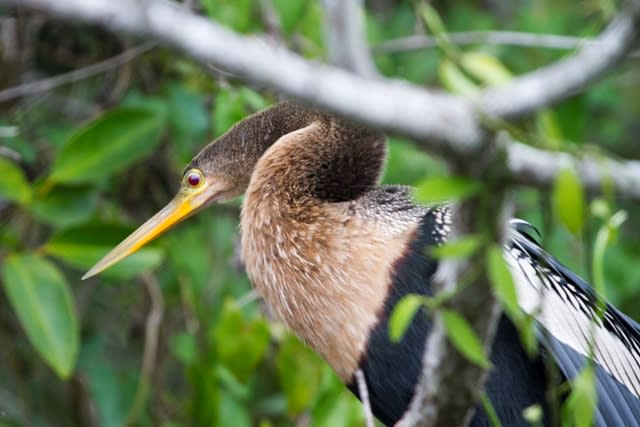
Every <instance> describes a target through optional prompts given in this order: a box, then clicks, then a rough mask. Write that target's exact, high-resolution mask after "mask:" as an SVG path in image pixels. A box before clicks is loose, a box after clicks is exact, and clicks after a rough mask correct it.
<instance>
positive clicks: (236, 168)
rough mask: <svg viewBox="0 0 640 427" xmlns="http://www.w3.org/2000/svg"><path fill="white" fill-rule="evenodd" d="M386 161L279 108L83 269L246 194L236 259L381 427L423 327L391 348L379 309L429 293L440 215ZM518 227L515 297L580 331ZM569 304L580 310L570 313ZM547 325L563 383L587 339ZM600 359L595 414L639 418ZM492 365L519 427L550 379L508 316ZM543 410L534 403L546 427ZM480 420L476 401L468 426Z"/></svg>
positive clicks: (586, 294) (561, 279) (319, 120)
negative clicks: (540, 300) (363, 387)
mask: <svg viewBox="0 0 640 427" xmlns="http://www.w3.org/2000/svg"><path fill="white" fill-rule="evenodd" d="M385 156H386V145H385V139H384V136H383V135H382V134H380V133H378V132H375V131H372V130H369V129H366V128H363V127H361V126H358V125H355V124H353V123H350V122H348V121H345V120H343V119H340V118H337V117H334V116H332V115H328V114H324V113H321V112H318V111H315V110H313V109H309V108H305V107H302V106H300V105H297V104H295V103H290V102H284V103H280V104H277V105H275V106H274V107H271V108H269V109H267V110H265V111H262V112H259V113H257V114H254V115H253V116H251V117H249V118H247V119H245V120H243V121H242V122H240V123H239V124H237V125H236V126H234V127H233V128H232V129H231V130H229V131H228V132H227V133H226V134H224V135H223V136H221V137H220V138H218V140H216V141H214V142H212V143H211V144H209V145H208V146H206V147H205V148H204V149H203V150H202V151H201V152H200V153H199V154H198V155H197V156H196V157H195V158H194V159H193V161H192V162H191V163H190V164H189V165H188V167H187V169H186V172H185V179H184V180H183V184H182V187H181V189H180V191H179V193H178V194H177V196H176V197H175V198H174V200H173V201H172V202H170V203H169V204H168V205H167V206H166V207H165V208H164V209H163V210H162V211H160V212H159V213H158V214H156V215H155V216H154V217H153V218H151V219H150V220H149V221H147V222H146V223H145V224H143V225H142V226H141V227H140V228H139V229H138V230H136V231H135V232H134V233H133V234H132V235H131V236H129V237H128V238H127V239H126V240H125V241H124V242H122V243H121V244H120V245H118V247H116V248H115V249H114V250H113V251H111V252H110V253H109V254H107V255H106V256H105V258H103V259H102V260H101V261H100V262H99V263H98V264H97V265H96V266H95V267H94V268H92V269H91V270H90V271H89V272H88V273H87V275H86V276H85V277H87V276H91V275H94V274H97V273H98V272H100V271H102V270H104V269H105V268H107V267H109V266H110V265H112V264H114V263H116V262H118V261H119V260H120V259H122V258H124V257H125V256H127V255H129V254H131V253H133V252H135V251H136V250H138V249H139V248H140V247H142V246H143V245H144V244H146V243H147V242H148V241H150V240H151V239H153V238H155V237H157V236H158V235H160V234H161V233H163V232H164V231H166V230H167V229H169V228H170V227H172V226H173V225H175V224H176V223H177V222H179V221H181V220H183V219H184V218H186V217H188V216H189V215H191V214H193V213H194V212H196V211H198V210H199V209H202V208H203V207H205V206H206V205H207V204H209V203H211V202H214V201H225V200H229V199H231V198H234V197H236V196H239V195H241V194H243V193H244V194H246V197H245V200H244V204H243V207H242V215H241V234H242V253H243V257H244V260H245V262H246V266H247V272H248V274H249V277H250V279H251V281H252V282H253V284H254V285H255V287H256V289H257V290H258V292H259V293H260V294H261V295H262V296H263V297H264V299H265V301H266V302H267V304H269V306H270V307H271V308H272V309H273V310H274V311H275V312H276V313H277V314H278V315H279V317H280V318H281V319H282V320H283V321H284V322H286V324H287V325H288V326H289V327H290V328H291V330H293V331H294V332H295V333H296V334H297V335H298V336H299V337H300V338H302V339H303V340H304V341H305V342H306V343H308V344H309V345H310V346H311V347H313V348H314V349H315V350H316V351H317V352H318V353H320V354H321V355H322V356H323V357H324V358H325V359H326V360H327V362H328V363H329V364H330V365H331V366H332V367H333V369H334V370H335V371H336V373H337V374H338V375H339V376H340V378H341V379H342V380H343V381H344V382H345V384H347V385H348V386H349V387H350V388H351V389H352V390H353V391H354V393H356V395H357V390H356V389H355V387H354V384H353V375H354V373H355V372H356V371H357V370H358V369H361V370H362V371H363V372H364V375H365V378H366V381H367V386H368V389H369V396H370V399H371V405H372V408H373V411H374V414H375V415H376V417H378V418H379V419H380V420H381V421H382V422H384V423H385V424H387V425H393V424H394V423H396V422H397V421H398V420H399V419H400V418H401V417H402V415H403V413H404V412H405V410H406V408H407V406H408V404H409V402H410V401H411V398H412V396H413V393H414V387H415V384H416V383H417V381H418V378H419V375H420V372H421V366H422V355H423V352H424V348H425V342H426V337H427V335H428V333H429V330H430V321H429V319H428V317H427V316H423V315H418V316H415V317H414V319H413V320H412V322H411V324H410V326H409V328H408V329H407V332H406V334H405V335H404V337H403V338H402V339H401V340H400V341H399V342H397V343H396V342H391V341H390V340H389V336H388V322H389V316H390V313H391V311H392V309H393V307H394V306H395V305H396V303H397V302H398V301H399V300H400V299H401V298H403V297H404V296H406V295H408V294H411V293H413V294H423V295H431V293H432V281H433V278H434V275H435V274H436V271H437V268H438V262H437V260H436V259H433V258H431V257H430V256H429V249H430V248H433V247H434V246H437V245H440V244H441V243H442V242H443V241H445V240H446V239H447V236H448V234H449V231H450V227H451V218H450V213H449V210H448V209H447V208H446V207H430V208H429V207H421V206H418V205H416V204H415V203H413V201H412V200H411V195H410V191H409V189H407V188H404V187H398V186H380V185H379V183H378V181H379V177H380V174H381V172H382V170H383V167H384V161H385ZM529 231H530V226H528V225H526V224H523V222H521V221H520V222H516V223H515V225H514V229H513V230H512V232H511V234H510V237H511V241H510V242H509V244H508V245H507V246H506V247H505V256H506V257H507V258H508V259H511V264H512V265H513V266H515V267H513V268H512V272H514V275H515V279H516V283H517V284H518V286H519V288H518V292H519V295H520V293H521V294H522V295H524V296H525V297H526V298H528V299H527V300H525V301H524V302H523V301H519V302H520V303H521V305H522V304H523V303H524V306H525V307H533V308H534V309H535V304H536V296H535V295H536V294H535V293H536V292H537V289H539V288H543V287H547V288H549V289H551V290H552V292H551V291H548V292H551V293H552V294H553V295H556V296H557V298H555V300H554V301H556V302H555V303H554V304H555V305H552V306H550V308H549V309H548V310H549V312H550V313H554V314H555V313H559V314H562V315H563V316H564V317H562V319H567V318H571V319H572V322H573V323H572V324H577V325H580V324H582V325H584V327H585V328H587V327H589V324H590V322H591V320H592V317H593V316H595V314H589V313H595V309H593V307H595V306H596V305H598V304H599V303H597V302H596V300H595V298H594V296H593V293H592V292H591V291H590V289H588V286H587V285H586V284H585V283H584V282H583V281H581V279H580V278H579V277H577V276H575V275H573V274H571V273H570V272H569V271H568V270H566V269H565V268H564V267H563V266H562V265H561V264H559V263H558V262H557V261H555V260H554V259H553V258H552V257H550V256H549V255H548V254H546V253H545V252H544V251H543V250H542V249H541V248H540V247H539V246H537V243H536V242H535V240H533V239H532V238H531V235H530V234H528V233H529ZM516 264H517V266H516ZM566 299H569V303H567V304H566V306H565V305H563V304H565V303H564V301H565V300H566ZM578 302H579V304H578ZM589 304H591V306H589ZM576 306H579V307H581V308H580V310H573V307H576ZM598 306H599V305H598ZM589 307H591V308H589ZM571 310H573V311H571ZM589 310H591V311H589ZM607 310H608V311H607V313H610V318H611V319H614V320H612V321H611V322H612V326H607V328H609V329H607V330H606V331H605V330H603V331H602V334H603V335H602V336H603V337H605V338H606V339H607V340H609V341H607V342H612V343H613V344H614V345H616V346H617V347H616V348H617V351H619V353H620V354H623V355H624V357H625V358H626V359H625V360H627V361H628V360H632V359H633V360H635V358H636V356H637V355H636V352H635V350H633V349H634V347H633V346H632V345H628V343H629V342H632V341H633V343H636V342H637V345H638V346H640V328H639V327H638V326H637V325H636V324H635V323H633V322H630V321H628V320H627V319H626V318H625V317H624V315H621V314H620V313H617V312H616V311H615V309H614V308H613V307H607ZM611 313H612V314H611ZM589 316H592V317H589ZM558 318H560V317H558ZM553 319H554V318H553V317H551V320H550V321H546V320H544V321H542V323H541V325H542V327H544V328H547V330H548V331H549V332H551V333H550V334H546V335H543V343H544V344H545V346H546V347H545V349H548V350H549V351H548V352H547V353H545V354H547V355H551V356H550V357H552V358H553V360H555V361H556V362H558V365H559V368H560V370H561V372H562V374H563V375H565V376H566V377H567V378H571V377H573V376H574V375H575V374H576V372H578V371H579V369H580V368H581V366H582V364H583V363H584V360H585V356H586V355H587V354H588V351H589V342H588V341H579V340H578V341H571V340H572V339H573V338H571V337H572V336H573V335H570V334H568V333H567V331H566V330H564V329H563V328H565V326H564V325H565V324H566V323H567V322H566V321H563V322H554V321H553ZM545 322H546V323H545ZM585 330H586V329H585ZM620 331H624V334H623V335H620ZM569 332H571V331H569ZM556 333H557V335H555V334H556ZM571 333H573V332H571ZM616 334H617V335H616ZM620 336H622V338H620ZM556 337H560V338H556ZM566 337H569V339H567V338H566ZM585 343H586V344H585ZM634 345H636V344H634ZM638 348H640V347H638ZM601 359H602V361H603V362H602V363H603V366H604V368H602V370H598V371H597V375H598V387H599V389H598V393H599V395H598V396H599V406H598V411H600V412H598V417H600V418H598V420H605V421H606V420H610V419H616V420H620V422H617V421H616V422H615V423H614V424H615V425H635V424H637V423H635V424H634V422H633V420H636V421H638V420H640V403H639V402H640V401H639V400H638V398H637V397H638V394H635V391H634V390H635V387H636V382H638V388H640V381H635V380H634V379H633V378H627V377H626V376H625V375H621V374H620V370H616V369H614V368H616V367H617V366H618V365H619V364H620V363H622V362H620V360H618V359H615V358H612V357H610V356H608V358H607V357H604V356H603V357H602V358H601ZM637 359H638V360H640V356H638V357H637ZM491 361H492V365H493V367H494V368H493V370H492V372H491V373H490V375H489V378H488V381H487V383H486V386H485V392H486V394H487V396H488V397H489V399H490V400H491V402H492V403H493V405H494V408H495V411H496V413H497V415H498V417H499V418H500V419H501V420H502V423H503V425H508V426H527V425H528V422H526V421H525V420H524V418H523V417H522V411H523V410H524V409H525V408H527V407H529V406H531V405H534V404H538V405H540V406H541V407H543V408H545V409H546V408H547V402H546V398H545V393H546V391H547V388H548V384H547V379H546V376H545V369H544V367H543V365H542V363H541V361H540V360H539V359H530V358H529V357H528V355H527V353H526V352H525V351H524V350H523V349H522V346H521V344H520V340H519V334H518V331H517V330H516V329H515V327H514V326H513V325H512V324H511V322H510V321H509V319H507V318H506V317H502V318H501V320H500V322H499V325H498V331H497V335H496V340H495V343H494V345H493V347H492V351H491ZM625 363H626V362H625ZM612 366H613V368H612ZM598 369H600V368H598ZM639 369H640V368H639ZM547 414H548V412H547V411H546V410H545V418H544V419H543V422H544V424H548V422H549V419H548V418H547ZM616 417H617V418H616ZM489 424H490V423H489V419H488V417H487V415H486V414H485V413H484V411H483V409H482V408H478V410H476V412H475V415H474V417H473V420H472V425H473V426H474V427H478V426H488V425H489ZM596 424H597V425H606V423H605V424H602V423H600V422H597V423H596Z"/></svg>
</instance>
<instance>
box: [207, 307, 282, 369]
mask: <svg viewBox="0 0 640 427" xmlns="http://www.w3.org/2000/svg"><path fill="white" fill-rule="evenodd" d="M213 335H214V337H215V341H216V351H217V354H218V358H219V359H220V361H221V362H222V363H223V364H224V365H225V366H227V367H228V368H229V369H230V370H231V371H232V372H233V373H234V375H235V376H236V377H237V378H238V379H239V380H240V381H243V382H246V381H248V379H249V378H250V377H251V375H252V374H253V373H254V370H255V368H256V366H257V365H258V363H260V361H261V360H262V358H263V357H264V355H265V352H266V351H267V347H268V345H269V340H270V338H271V334H270V332H269V327H268V326H267V323H266V322H265V320H264V319H263V318H261V317H260V318H256V319H253V320H249V319H246V318H245V316H244V315H243V313H242V312H241V311H240V310H239V309H238V308H237V307H236V306H235V304H234V303H233V302H231V301H226V302H225V305H224V310H223V313H222V317H221V319H220V321H219V322H218V324H217V326H216V328H215V330H214V331H213Z"/></svg>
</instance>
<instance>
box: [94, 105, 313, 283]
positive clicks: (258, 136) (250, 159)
mask: <svg viewBox="0 0 640 427" xmlns="http://www.w3.org/2000/svg"><path fill="white" fill-rule="evenodd" d="M313 114H314V113H311V112H309V111H307V110H305V109H304V108H302V107H300V106H297V105H295V104H291V103H280V104H277V105H276V106H274V107H271V108H269V109H267V110H264V111H262V112H259V113H256V114H254V115H253V116H250V117H249V118H247V119H245V120H243V121H241V122H240V123H238V124H237V125H236V126H234V127H233V128H231V129H230V130H229V131H228V132H227V133H225V134H224V135H222V136H221V137H220V138H218V139H216V140H215V141H213V142H211V143H210V144H209V145H207V146H206V147H205V148H204V149H203V150H202V151H200V153H198V154H197V155H196V156H195V157H194V158H193V160H192V161H191V162H190V163H189V165H187V167H186V168H185V172H184V174H183V176H182V180H181V183H180V189H179V190H178V193H177V194H176V196H175V197H174V198H173V200H171V202H169V204H167V206H165V207H164V208H163V209H162V210H160V212H158V213H157V214H155V215H154V216H153V217H152V218H151V219H149V220H148V221H147V222H145V223H144V224H142V225H141V226H140V227H139V228H138V229H137V230H136V231H134V232H133V233H132V234H131V235H130V236H129V237H127V238H126V239H125V240H123V241H122V242H121V243H120V244H119V245H118V246H116V247H115V248H114V249H113V250H111V252H109V253H107V254H106V255H105V256H104V257H103V258H102V259H101V260H100V261H98V263H97V264H96V265H94V266H93V267H92V268H91V269H90V270H89V271H88V272H87V273H86V274H85V275H84V276H83V277H82V278H83V279H86V278H89V277H92V276H95V275H96V274H99V273H100V272H102V271H104V270H106V269H107V268H109V267H111V266H112V265H114V264H116V263H117V262H119V261H121V260H122V259H124V258H126V257H128V256H129V255H131V254H133V253H134V252H136V251H137V250H139V249H140V248H142V247H143V246H145V245H146V244H147V243H149V242H151V241H152V240H154V239H155V238H156V237H158V236H160V235H161V234H163V233H164V232H166V231H167V230H169V229H171V228H172V227H174V226H175V225H176V224H178V223H179V222H181V221H183V220H184V219H186V218H188V217H190V216H191V215H193V214H194V213H196V212H198V211H199V210H201V209H202V208H204V207H205V206H207V205H209V204H211V203H214V202H224V201H227V200H230V199H233V198H235V197H237V196H239V195H241V194H243V193H244V191H245V190H246V189H247V186H248V185H249V180H250V178H251V173H252V172H253V168H254V167H255V165H256V163H257V161H258V160H259V158H260V157H261V156H262V154H263V153H264V151H265V150H266V149H267V148H269V147H270V146H271V145H272V144H273V143H274V142H275V141H276V140H278V139H279V138H280V137H281V136H283V135H285V134H287V133H289V132H292V131H294V130H296V129H299V128H300V127H303V126H304V125H305V124H306V123H307V122H308V121H309V120H310V116H312V115H313Z"/></svg>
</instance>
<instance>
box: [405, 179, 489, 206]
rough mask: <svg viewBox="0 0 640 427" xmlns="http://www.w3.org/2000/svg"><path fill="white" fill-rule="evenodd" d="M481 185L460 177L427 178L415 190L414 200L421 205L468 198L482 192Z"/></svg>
mask: <svg viewBox="0 0 640 427" xmlns="http://www.w3.org/2000/svg"><path fill="white" fill-rule="evenodd" d="M482 188H483V187H482V184H481V183H480V182H478V181H473V180H471V179H467V178H461V177H446V176H437V177H432V178H427V179H426V180H424V181H422V182H421V183H420V184H419V185H418V187H417V188H416V193H415V195H416V198H417V199H418V201H420V202H423V203H441V202H446V201H454V200H461V199H466V198H469V197H471V196H473V195H475V194H477V193H479V192H480V191H481V190H482Z"/></svg>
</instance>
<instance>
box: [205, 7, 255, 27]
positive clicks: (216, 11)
mask: <svg viewBox="0 0 640 427" xmlns="http://www.w3.org/2000/svg"><path fill="white" fill-rule="evenodd" d="M200 4H201V5H202V8H203V9H204V10H205V12H206V13H207V15H208V16H209V17H210V18H212V19H213V20H215V21H218V22H219V23H221V24H224V25H226V26H228V27H230V28H232V29H234V30H235V31H238V32H241V33H246V32H249V31H250V30H252V29H255V27H256V23H258V22H260V21H259V20H256V19H253V13H252V12H253V9H254V6H255V5H256V4H257V2H254V0H202V1H201V2H200Z"/></svg>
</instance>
